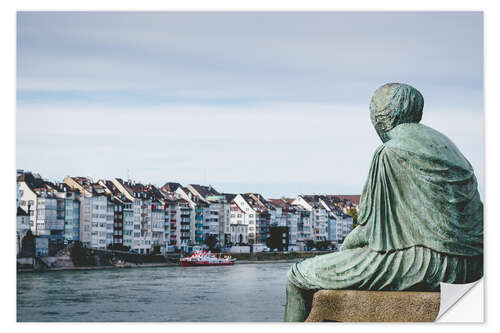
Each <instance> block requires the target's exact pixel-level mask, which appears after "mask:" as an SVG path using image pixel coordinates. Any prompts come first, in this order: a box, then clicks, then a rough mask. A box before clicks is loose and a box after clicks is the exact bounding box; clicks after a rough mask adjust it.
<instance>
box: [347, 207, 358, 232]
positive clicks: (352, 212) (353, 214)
mask: <svg viewBox="0 0 500 333" xmlns="http://www.w3.org/2000/svg"><path fill="white" fill-rule="evenodd" d="M347 214H348V215H350V216H351V217H352V228H353V229H354V228H356V227H357V226H358V211H357V210H356V209H354V208H349V209H348V210H347Z"/></svg>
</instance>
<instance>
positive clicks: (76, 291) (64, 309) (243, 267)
mask: <svg viewBox="0 0 500 333" xmlns="http://www.w3.org/2000/svg"><path fill="white" fill-rule="evenodd" d="M291 265H292V264H291V263H282V262H281V263H280V262H276V263H266V264H239V265H238V264H236V265H234V266H210V267H185V268H183V267H155V268H130V269H105V270H88V271H56V272H46V273H18V274H17V320H18V321H20V322H33V321H35V322H81V321H83V322H108V321H109V322H121V321H130V322H141V321H142V322H167V321H180V322H200V321H201V322H256V321H257V322H273V321H274V322H281V321H283V313H284V309H285V282H286V271H287V270H288V268H289V267H290V266H291Z"/></svg>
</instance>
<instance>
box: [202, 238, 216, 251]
mask: <svg viewBox="0 0 500 333" xmlns="http://www.w3.org/2000/svg"><path fill="white" fill-rule="evenodd" d="M217 242H218V240H217V236H216V235H207V237H205V245H206V246H208V249H209V250H210V251H214V250H215V247H216V245H217Z"/></svg>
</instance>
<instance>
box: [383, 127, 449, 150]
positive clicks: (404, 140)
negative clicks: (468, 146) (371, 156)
mask: <svg viewBox="0 0 500 333" xmlns="http://www.w3.org/2000/svg"><path fill="white" fill-rule="evenodd" d="M390 136H391V139H390V140H389V141H387V142H386V143H385V144H384V146H386V147H387V148H389V149H403V150H414V149H421V148H422V147H425V146H445V145H452V146H454V145H453V143H452V142H451V140H450V139H448V138H447V137H446V136H445V135H444V134H443V133H441V132H439V131H437V130H435V129H433V128H431V127H428V126H425V125H422V124H415V123H410V124H400V125H398V126H396V127H395V128H394V129H392V130H391V132H390Z"/></svg>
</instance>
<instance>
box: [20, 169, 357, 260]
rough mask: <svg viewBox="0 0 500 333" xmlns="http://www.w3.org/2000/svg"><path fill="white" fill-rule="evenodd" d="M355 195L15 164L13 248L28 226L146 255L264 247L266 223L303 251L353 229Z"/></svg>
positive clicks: (57, 237) (54, 240)
mask: <svg viewBox="0 0 500 333" xmlns="http://www.w3.org/2000/svg"><path fill="white" fill-rule="evenodd" d="M358 201H359V196H353V197H351V198H346V197H343V196H333V195H299V196H298V197H297V198H295V199H285V198H281V199H266V198H264V197H263V196H262V195H260V194H258V193H244V194H243V193H240V194H231V193H221V192H219V191H217V190H215V189H214V188H213V187H212V186H203V185H197V184H189V185H187V186H183V185H181V184H179V183H175V182H167V183H165V184H164V185H163V186H162V187H157V186H155V185H152V184H142V183H139V182H135V181H132V180H127V181H125V180H123V179H120V178H114V179H109V180H108V179H100V180H97V181H93V180H91V179H90V178H88V177H69V176H68V177H66V178H64V180H63V181H62V182H60V183H53V182H49V181H46V180H44V179H42V177H41V176H40V175H39V174H36V173H32V172H24V171H22V170H18V175H17V206H18V208H17V209H18V214H17V215H18V226H17V239H18V249H20V247H21V244H22V239H23V237H24V236H25V235H26V233H27V232H28V230H31V233H32V234H33V235H34V236H36V237H44V238H47V239H48V240H49V242H50V243H51V244H59V246H60V247H62V246H64V245H65V244H68V243H71V242H75V241H79V242H81V243H82V244H83V246H86V247H89V248H96V249H106V248H110V247H113V248H115V249H126V250H131V251H134V252H137V253H143V254H149V253H165V252H168V251H175V250H179V249H182V250H184V251H188V250H189V247H191V246H193V245H203V244H205V242H206V241H207V239H208V238H212V239H216V240H217V242H218V244H219V246H221V247H224V246H231V245H237V244H238V245H242V244H248V245H256V246H257V245H261V246H265V244H267V242H268V240H269V238H270V235H271V233H272V230H273V228H280V229H279V230H284V231H286V245H287V247H292V248H293V249H295V250H303V249H304V247H305V245H306V243H308V241H314V242H316V241H329V242H331V243H332V244H339V243H341V242H342V241H343V239H344V238H345V236H346V235H347V233H348V232H349V231H350V230H351V229H352V223H353V221H352V217H351V216H349V215H348V214H347V212H348V210H349V209H357V205H358Z"/></svg>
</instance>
